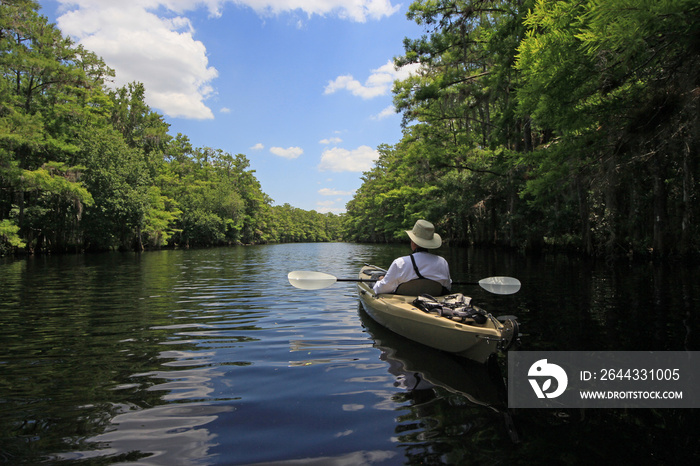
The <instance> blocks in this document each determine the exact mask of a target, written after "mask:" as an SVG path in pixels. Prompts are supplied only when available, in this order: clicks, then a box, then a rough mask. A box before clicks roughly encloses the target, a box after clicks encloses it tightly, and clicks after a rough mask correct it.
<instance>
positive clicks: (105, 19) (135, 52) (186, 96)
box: [57, 0, 399, 120]
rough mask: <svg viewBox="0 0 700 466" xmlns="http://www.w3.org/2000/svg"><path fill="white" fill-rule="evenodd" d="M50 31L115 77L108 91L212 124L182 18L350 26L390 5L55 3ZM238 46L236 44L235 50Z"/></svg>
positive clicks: (332, 1)
mask: <svg viewBox="0 0 700 466" xmlns="http://www.w3.org/2000/svg"><path fill="white" fill-rule="evenodd" d="M57 1H58V3H59V4H60V6H59V8H58V14H59V16H58V18H57V24H58V27H59V28H60V29H61V30H62V31H63V33H64V34H66V35H69V36H71V37H73V38H74V39H75V40H76V41H77V42H78V43H80V44H82V45H83V46H84V47H85V48H87V49H88V50H90V51H92V52H95V53H96V54H97V55H99V56H100V57H102V58H103V59H104V60H105V62H106V63H107V65H108V66H109V67H111V68H113V69H114V70H115V71H116V77H115V80H114V84H115V85H116V86H117V87H121V86H123V85H125V84H128V83H131V82H133V81H138V82H142V83H143V84H144V87H145V88H146V101H147V103H148V105H150V106H151V107H154V108H155V109H157V110H159V111H161V112H162V113H164V114H165V115H167V116H169V117H181V118H191V119H199V120H204V119H212V118H214V114H213V112H212V110H211V109H210V108H209V107H208V106H207V105H206V103H205V102H206V100H207V99H208V98H209V97H211V96H212V95H214V94H215V93H216V92H215V89H214V87H213V85H212V83H213V82H214V80H215V79H216V78H217V77H218V71H217V70H216V68H214V67H213V66H210V65H209V60H208V58H207V50H206V47H205V45H204V44H203V43H202V42H201V41H198V40H196V39H195V38H194V36H195V30H194V28H193V26H192V23H191V21H190V19H189V18H188V17H187V16H186V14H187V13H188V12H191V11H194V10H197V9H199V8H202V7H205V8H206V9H207V10H208V12H209V15H210V16H211V17H219V16H221V14H222V13H221V12H222V7H223V6H224V5H225V4H227V3H232V4H234V5H237V6H247V7H250V8H252V9H253V10H255V11H256V12H257V13H258V14H265V15H268V14H281V13H288V12H294V11H299V10H300V11H302V12H304V13H306V14H307V15H308V16H312V15H321V16H325V15H336V16H338V17H340V18H343V19H348V20H351V21H357V22H364V21H366V20H367V19H380V18H382V17H385V16H390V15H392V14H394V13H396V11H398V9H399V6H398V5H397V6H394V5H392V3H391V0H129V1H126V2H117V1H114V0H57ZM240 45H244V44H240Z"/></svg>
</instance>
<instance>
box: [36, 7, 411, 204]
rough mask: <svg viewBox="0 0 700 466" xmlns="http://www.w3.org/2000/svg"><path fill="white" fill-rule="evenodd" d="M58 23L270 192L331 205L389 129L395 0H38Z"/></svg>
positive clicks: (390, 139) (394, 124)
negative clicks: (239, 161)
mask: <svg viewBox="0 0 700 466" xmlns="http://www.w3.org/2000/svg"><path fill="white" fill-rule="evenodd" d="M39 3H40V5H41V6H42V10H41V13H42V14H43V15H45V16H47V17H48V18H49V20H50V21H52V22H55V23H56V24H57V25H58V27H59V28H60V29H61V30H62V31H63V33H64V35H67V36H70V37H72V38H73V39H74V40H76V41H77V42H79V43H81V44H83V45H84V46H85V47H86V48H87V49H89V50H92V51H93V52H95V53H97V54H98V55H100V56H101V57H102V58H103V59H104V60H105V62H106V63H107V65H109V66H110V67H112V68H113V69H115V71H116V78H115V83H114V85H117V86H122V85H124V84H126V83H129V82H132V81H140V82H143V83H144V85H145V87H146V92H147V95H146V99H147V103H148V104H149V105H150V106H151V108H153V109H154V110H156V111H157V112H159V113H161V114H163V115H164V116H165V120H166V121H167V122H168V123H169V124H170V125H171V127H170V132H171V134H172V135H176V134H177V133H183V134H185V135H187V136H188V137H189V138H190V140H191V141H192V143H193V145H194V146H196V147H212V148H214V149H222V150H223V151H225V152H228V153H231V154H234V155H235V154H239V153H241V154H245V155H246V157H248V159H249V160H250V161H251V168H252V169H254V170H255V174H256V177H257V178H258V180H259V181H260V183H261V184H262V189H263V191H264V192H265V193H267V194H268V195H269V196H270V197H272V199H273V200H274V202H275V204H278V205H281V204H284V203H289V204H291V205H293V206H295V207H299V208H302V209H306V210H311V209H314V210H317V211H319V212H334V213H339V212H343V211H344V210H345V204H346V203H347V202H348V201H349V200H350V199H351V198H352V193H353V191H354V190H356V189H357V188H359V186H360V184H361V179H360V177H361V175H362V172H363V171H366V170H368V169H369V168H371V167H372V166H373V161H374V160H375V159H376V157H377V152H376V149H377V146H379V145H380V144H390V145H391V144H395V143H397V142H398V141H399V140H400V139H401V127H400V123H401V117H400V115H398V114H396V113H395V112H394V111H393V106H392V97H393V96H392V93H391V86H392V83H393V81H394V80H395V79H398V78H402V77H406V76H407V75H408V73H410V72H413V71H414V69H402V70H396V69H395V68H394V66H393V64H392V59H393V58H394V57H396V56H400V55H402V54H403V52H404V50H403V39H404V38H405V37H411V38H417V37H419V36H420V35H421V34H423V30H422V28H421V27H419V26H418V25H416V24H415V23H413V22H411V21H409V20H408V19H406V10H407V8H408V5H409V4H410V1H408V0H407V1H405V2H404V3H398V2H396V1H395V0H122V1H115V0H39Z"/></svg>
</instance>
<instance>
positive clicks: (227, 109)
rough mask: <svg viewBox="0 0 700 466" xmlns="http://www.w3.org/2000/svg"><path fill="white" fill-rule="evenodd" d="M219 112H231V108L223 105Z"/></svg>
mask: <svg viewBox="0 0 700 466" xmlns="http://www.w3.org/2000/svg"><path fill="white" fill-rule="evenodd" d="M219 112H221V113H231V109H230V108H228V107H221V109H220V110H219Z"/></svg>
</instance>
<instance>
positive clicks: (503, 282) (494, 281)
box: [479, 277, 520, 294]
mask: <svg viewBox="0 0 700 466" xmlns="http://www.w3.org/2000/svg"><path fill="white" fill-rule="evenodd" d="M479 286H480V287H482V288H483V289H485V290H486V291H488V292H490V293H493V294H515V293H517V292H518V291H520V280H518V279H517V278H513V277H489V278H482V279H481V280H479Z"/></svg>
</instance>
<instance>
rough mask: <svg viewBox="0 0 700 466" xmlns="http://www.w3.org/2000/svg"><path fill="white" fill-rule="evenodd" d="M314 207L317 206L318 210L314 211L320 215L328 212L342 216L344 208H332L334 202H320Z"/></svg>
mask: <svg viewBox="0 0 700 466" xmlns="http://www.w3.org/2000/svg"><path fill="white" fill-rule="evenodd" d="M316 205H317V206H319V208H318V209H316V211H317V212H319V213H322V214H327V213H329V212H331V213H334V214H342V213H343V212H345V206H343V207H333V206H335V202H334V201H321V202H317V203H316Z"/></svg>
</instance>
